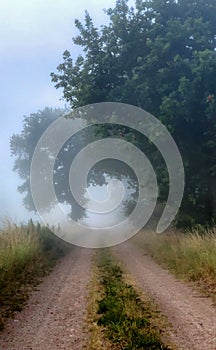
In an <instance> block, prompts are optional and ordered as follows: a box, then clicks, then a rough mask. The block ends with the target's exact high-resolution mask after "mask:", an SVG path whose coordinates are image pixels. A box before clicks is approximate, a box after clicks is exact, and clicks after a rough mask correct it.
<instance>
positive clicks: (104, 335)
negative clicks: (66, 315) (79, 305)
mask: <svg viewBox="0 0 216 350" xmlns="http://www.w3.org/2000/svg"><path fill="white" fill-rule="evenodd" d="M95 274H96V275H94V278H93V284H94V288H93V291H94V293H93V294H92V296H91V303H90V309H89V310H88V311H89V313H90V315H89V324H90V331H91V335H92V336H91V340H90V342H89V344H88V346H87V349H88V350H94V349H102V348H103V349H122V350H123V349H124V350H126V349H127V350H132V349H133V350H135V349H149V350H151V349H155V350H156V349H164V350H166V349H167V350H168V349H171V348H170V347H168V346H166V345H164V344H163V342H162V340H161V333H162V329H161V327H159V324H157V321H156V319H157V318H158V317H159V315H158V313H157V311H155V310H153V309H152V308H151V306H150V303H149V301H148V302H146V303H144V302H143V301H142V300H141V298H140V296H139V294H138V293H137V291H136V290H135V289H134V287H133V286H132V284H130V283H128V281H127V280H126V276H125V275H124V273H123V270H122V269H121V266H120V265H119V264H118V263H117V262H116V261H115V260H114V259H113V257H112V256H111V254H110V253H109V251H108V250H104V249H103V250H101V251H99V253H98V254H97V255H96V270H95Z"/></svg>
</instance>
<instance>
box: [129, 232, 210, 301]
mask: <svg viewBox="0 0 216 350" xmlns="http://www.w3.org/2000/svg"><path fill="white" fill-rule="evenodd" d="M133 241H134V242H135V243H136V244H137V245H139V247H141V248H143V249H144V250H146V251H147V252H148V253H150V254H151V256H152V257H153V258H154V259H155V260H156V261H157V262H159V263H160V264H162V265H163V266H165V267H168V268H169V269H170V270H171V271H172V272H173V273H175V274H176V275H177V276H179V277H182V278H184V279H186V280H189V281H196V282H198V283H199V285H200V286H202V287H203V288H204V289H205V290H206V291H208V292H210V293H211V294H212V295H213V294H216V229H212V230H206V231H205V232H202V233H200V232H199V231H198V230H194V232H190V233H181V232H175V231H172V232H168V233H164V234H159V235H158V234H156V233H154V232H153V231H141V232H140V233H139V234H138V235H137V236H136V237H134V239H133Z"/></svg>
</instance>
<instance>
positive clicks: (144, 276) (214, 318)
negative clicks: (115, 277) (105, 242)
mask: <svg viewBox="0 0 216 350" xmlns="http://www.w3.org/2000/svg"><path fill="white" fill-rule="evenodd" d="M112 251H113V253H114V255H115V256H117V258H118V259H119V260H120V261H122V262H123V264H124V266H125V268H126V269H127V271H128V272H129V273H130V274H131V275H132V277H133V279H134V281H135V283H136V284H137V286H138V287H140V288H141V289H143V290H144V291H145V292H147V293H148V294H149V295H150V296H151V297H152V298H153V300H154V301H155V302H156V304H157V305H158V309H159V310H160V311H161V312H162V313H163V314H164V315H166V316H167V318H168V320H169V321H170V322H171V323H172V325H173V329H174V332H171V334H170V338H171V340H172V342H173V343H175V344H177V345H178V348H179V349H184V350H216V309H215V308H214V307H213V305H212V302H211V300H210V299H209V298H203V296H201V295H199V293H198V292H197V291H195V290H194V289H192V288H191V287H189V286H187V285H186V284H184V283H183V282H180V281H178V280H177V279H176V278H175V277H174V276H172V275H171V274H170V273H169V272H168V271H166V270H165V269H163V268H161V267H160V266H159V265H158V264H156V263H155V262H154V261H153V259H152V258H151V257H150V256H148V255H146V254H144V253H143V251H141V249H139V248H137V247H135V246H134V245H133V244H132V243H131V242H126V243H124V244H122V245H119V246H117V247H115V248H113V249H112Z"/></svg>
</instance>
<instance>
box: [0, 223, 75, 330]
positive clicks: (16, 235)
mask: <svg viewBox="0 0 216 350" xmlns="http://www.w3.org/2000/svg"><path fill="white" fill-rule="evenodd" d="M67 249H69V248H68V246H67V245H66V243H64V242H63V241H61V240H60V239H58V238H57V237H56V236H55V235H54V234H52V232H51V231H50V230H49V229H48V228H46V227H43V226H41V225H40V224H36V225H35V224H33V222H32V221H30V222H29V223H28V224H26V225H20V226H17V225H16V224H12V223H11V222H10V221H9V220H6V221H5V222H4V225H3V228H2V229H1V230H0V329H3V328H4V323H5V320H6V319H7V318H8V317H10V316H13V314H14V312H15V311H20V310H21V309H22V306H23V304H24V303H25V302H26V300H27V299H28V295H29V293H30V291H31V290H32V286H35V285H36V284H37V283H38V282H39V281H40V277H42V276H44V275H46V274H47V273H48V272H49V271H50V269H51V268H52V266H54V265H55V263H56V261H57V259H58V258H59V257H61V256H63V255H64V254H65V253H66V251H67Z"/></svg>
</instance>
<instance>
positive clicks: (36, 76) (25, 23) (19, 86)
mask: <svg viewBox="0 0 216 350" xmlns="http://www.w3.org/2000/svg"><path fill="white" fill-rule="evenodd" d="M131 3H133V2H132V1H131ZM114 5H115V0H106V1H105V0H100V1H98V0H91V1H89V0H88V1H87V0H83V1H82V2H81V1H79V2H78V1H71V0H63V1H61V2H53V1H51V0H47V1H45V2H44V1H42V0H37V1H30V2H27V1H26V0H13V1H12V0H9V1H8V0H2V1H1V3H0V39H1V46H0V56H1V62H0V70H1V138H0V146H1V147H0V152H1V164H2V166H1V172H0V183H1V187H0V198H1V202H0V217H5V216H7V217H10V218H12V219H13V220H15V221H16V222H20V221H23V220H24V221H25V220H28V219H29V218H30V217H33V218H35V219H37V216H34V215H33V213H32V212H28V211H27V210H26V209H25V208H24V207H23V205H22V195H21V194H20V193H19V192H18V191H17V186H18V185H20V184H21V183H22V181H21V180H20V179H19V177H18V175H17V174H16V173H14V172H13V170H12V168H13V164H14V159H13V158H11V157H10V147H9V139H10V137H11V136H12V135H13V134H14V133H19V132H20V131H21V129H22V121H23V116H24V115H29V114H30V113H34V112H37V111H38V110H40V109H43V108H44V107H45V106H48V107H64V105H65V102H64V101H62V100H60V98H61V92H60V91H59V90H58V91H57V90H56V89H55V87H54V85H53V84H52V83H51V79H50V73H51V72H52V71H55V69H56V67H57V65H58V64H59V63H61V61H62V53H63V52H64V50H66V49H68V50H70V52H71V54H72V57H73V58H76V57H77V55H78V54H79V51H78V47H77V46H75V45H73V43H72V37H73V36H75V35H76V34H77V32H76V29H75V26H74V20H75V18H78V19H81V20H82V19H83V18H84V11H85V9H87V10H88V11H89V13H90V14H91V16H92V17H93V20H94V23H95V24H96V25H100V24H102V23H105V21H106V15H105V14H104V13H103V11H102V9H103V8H109V7H112V6H114Z"/></svg>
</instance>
